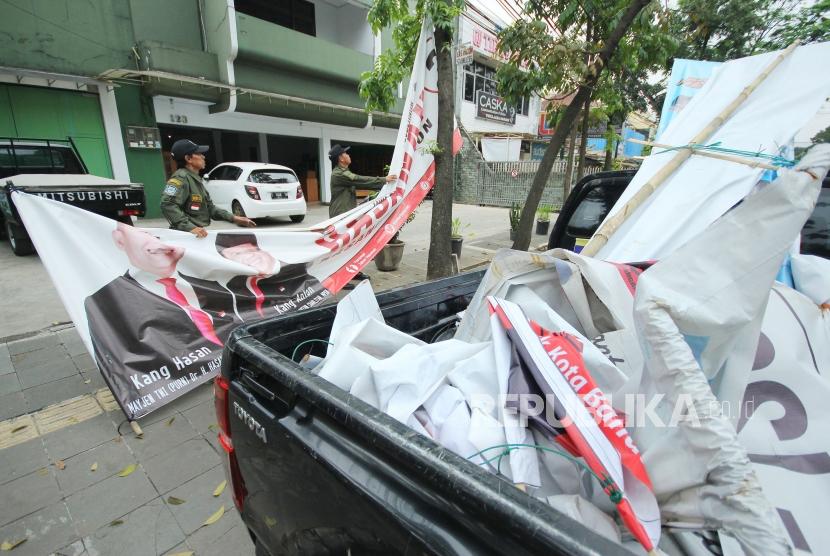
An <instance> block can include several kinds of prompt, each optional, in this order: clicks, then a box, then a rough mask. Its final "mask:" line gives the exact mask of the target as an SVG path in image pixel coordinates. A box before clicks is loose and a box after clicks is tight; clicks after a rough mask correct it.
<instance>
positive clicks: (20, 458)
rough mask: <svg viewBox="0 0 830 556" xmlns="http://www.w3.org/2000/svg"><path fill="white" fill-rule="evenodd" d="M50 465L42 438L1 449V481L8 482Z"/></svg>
mask: <svg viewBox="0 0 830 556" xmlns="http://www.w3.org/2000/svg"><path fill="white" fill-rule="evenodd" d="M48 465H49V458H47V457H46V450H44V449H43V442H42V441H41V440H40V438H34V439H32V440H27V441H26V442H23V443H22V444H16V445H14V446H12V447H11V448H5V449H3V450H0V483H8V482H9V481H13V480H14V479H17V478H19V477H22V476H24V475H28V474H29V473H31V472H32V471H35V470H37V469H42V468H44V467H47V466H48Z"/></svg>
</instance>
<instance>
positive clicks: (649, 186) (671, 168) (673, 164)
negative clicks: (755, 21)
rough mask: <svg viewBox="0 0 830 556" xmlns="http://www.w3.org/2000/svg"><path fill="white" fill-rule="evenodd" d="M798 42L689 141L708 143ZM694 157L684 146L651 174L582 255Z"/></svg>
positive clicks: (605, 240) (599, 244)
mask: <svg viewBox="0 0 830 556" xmlns="http://www.w3.org/2000/svg"><path fill="white" fill-rule="evenodd" d="M798 44H799V43H798V41H795V42H794V43H792V44H791V45H790V46H788V47H787V48H786V49H785V50H784V51H783V52H782V53H781V54H779V55H778V56H776V57H775V59H774V60H773V61H772V62H770V63H769V65H767V67H766V68H765V69H764V71H762V72H761V74H760V75H759V76H758V77H756V78H755V80H754V81H753V82H752V83H750V84H749V85H747V86H746V87H745V88H744V90H743V91H741V94H739V95H738V96H737V97H735V99H734V100H733V101H732V102H730V103H729V105H728V106H727V107H726V108H724V109H723V110H722V111H721V113H720V114H718V115H717V116H715V118H714V119H713V120H712V121H711V122H709V124H708V125H707V126H706V127H704V128H703V129H702V130H700V132H698V134H697V135H695V136H694V138H693V139H692V140H691V141H689V143H704V142H706V141H707V140H708V139H709V137H710V136H711V135H712V134H713V133H715V132H716V131H717V130H718V129H719V128H720V127H721V126H722V125H723V122H725V121H726V120H728V119H729V118H730V117H732V115H733V114H734V113H735V112H736V111H737V110H738V108H739V107H740V106H741V104H743V103H744V101H745V100H746V99H747V98H748V97H749V95H751V94H752V92H753V91H754V90H755V89H757V88H758V86H759V85H760V84H761V83H763V81H764V80H765V79H766V78H767V77H768V76H769V75H770V74H771V73H772V72H773V71H775V68H777V67H778V66H779V65H780V64H781V62H783V61H784V59H785V58H786V57H787V56H789V55H790V54H791V53H792V51H793V50H795V49H796V47H797V46H798ZM690 156H692V149H682V150H680V151H678V152H677V154H675V155H674V158H672V159H671V160H669V161H668V162H667V163H666V165H665V166H663V167H662V168H660V170H658V171H657V173H656V174H654V176H652V177H651V179H650V180H648V181H647V182H646V183H644V184H643V186H642V187H641V188H640V189H639V190H638V191H637V193H635V194H634V196H633V197H631V199H629V200H628V202H627V203H626V204H625V205H623V207H622V208H620V210H618V211H617V212H615V213H614V215H613V216H611V217H610V218H608V219H607V220H606V221H605V222H604V223H603V224H602V226H600V228H599V230H597V232H596V233H595V234H594V237H592V238H591V240H590V241H589V242H588V244H587V245H586V246H585V248H584V249H582V251H581V252H580V255H587V256H589V257H592V256H594V255H596V254H597V252H599V250H600V249H602V248H603V247H605V245H606V244H607V243H608V239H609V238H610V237H611V236H612V235H613V234H614V232H616V231H617V230H618V229H619V228H620V226H622V225H623V223H624V222H625V221H626V220H628V218H629V217H630V216H631V215H632V214H634V212H635V211H636V210H637V209H638V208H639V207H640V205H642V204H643V203H644V202H646V200H647V199H648V198H649V197H650V196H651V194H652V193H654V192H655V191H656V190H657V188H658V187H660V186H661V185H663V182H665V181H666V179H668V178H669V177H670V176H671V175H672V174H674V173H675V172H676V171H677V169H678V168H680V166H681V165H682V164H683V163H684V162H686V161H687V160H688V159H689V157H690Z"/></svg>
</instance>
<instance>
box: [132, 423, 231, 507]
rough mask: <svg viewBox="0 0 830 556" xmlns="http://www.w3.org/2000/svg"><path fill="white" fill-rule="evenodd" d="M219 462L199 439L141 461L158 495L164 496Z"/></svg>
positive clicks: (215, 454)
mask: <svg viewBox="0 0 830 556" xmlns="http://www.w3.org/2000/svg"><path fill="white" fill-rule="evenodd" d="M221 462H222V460H221V459H219V455H218V454H217V453H216V452H215V451H214V450H213V448H211V447H210V444H208V442H207V441H206V440H205V439H204V438H201V437H199V438H193V439H191V440H188V441H187V442H185V443H184V444H181V445H179V446H178V447H176V449H175V450H167V451H166V452H164V453H162V454H159V455H157V456H155V457H153V458H150V459H148V460H145V461H142V465H143V466H144V469H146V471H147V474H148V475H149V476H150V480H152V481H153V484H154V485H155V486H156V488H157V489H158V491H159V493H161V494H165V493H167V492H168V491H170V490H172V489H174V488H176V487H177V486H179V485H182V484H184V483H186V482H187V481H189V480H190V479H193V478H194V477H198V476H199V475H201V474H202V473H204V472H205V471H207V470H208V469H211V468H212V467H215V466H216V464H218V463H221Z"/></svg>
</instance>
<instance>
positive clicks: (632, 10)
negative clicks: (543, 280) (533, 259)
mask: <svg viewBox="0 0 830 556" xmlns="http://www.w3.org/2000/svg"><path fill="white" fill-rule="evenodd" d="M649 2H650V0H632V2H631V4H629V6H628V9H627V10H626V11H625V13H624V14H623V15H622V17H621V18H620V20H619V21H618V22H617V26H616V27H615V28H614V30H613V31H611V34H610V35H609V36H608V39H607V40H606V41H605V46H604V48H603V49H602V51H600V53H599V56H598V57H597V59H596V61H595V62H594V63H593V64H591V65H590V66H589V67H588V71H587V72H586V74H585V75H584V76H583V78H584V79H583V81H582V85H581V86H580V87H579V90H577V92H576V96H575V97H574V99H573V101H572V102H571V103H570V104H569V105H568V107H567V108H566V109H565V113H564V114H563V116H562V119H561V121H560V122H559V125H558V126H556V131H555V132H554V133H553V137H551V140H550V144H549V145H548V148H547V149H546V150H545V154H544V156H543V157H542V161H541V162H540V163H539V169H538V170H537V171H536V175H534V176H533V184H532V185H531V186H530V191H529V192H528V194H527V200H526V201H525V204H524V207H523V208H522V216H521V219H520V221H519V229H518V232H517V234H516V241H514V242H513V249H520V250H522V251H526V250H527V248H528V247H529V246H530V239H531V235H532V234H533V222H534V219H535V216H536V209H538V208H539V201H540V200H541V199H542V193H543V192H544V190H545V185H546V184H547V181H548V177H549V176H550V170H551V168H553V163H554V161H555V160H556V153H558V152H559V149H561V148H562V144H563V143H564V142H565V137H567V136H568V134H570V132H571V128H572V127H573V124H574V122H575V121H576V118H577V115H578V114H579V110H580V108H581V107H582V105H583V104H584V103H585V100H586V99H590V97H591V91H592V90H593V88H594V86H595V85H596V83H597V80H598V79H599V76H600V73H602V70H603V69H604V68H605V65H606V64H607V63H608V59H609V58H610V57H611V55H612V54H613V53H614V51H615V50H616V49H617V45H618V44H619V43H620V40H622V38H623V35H625V33H626V31H628V28H629V27H631V24H632V22H633V21H634V18H635V17H637V14H638V13H640V11H641V10H642V9H643V7H645V6H646V5H647V4H648V3H649ZM439 125H440V122H439Z"/></svg>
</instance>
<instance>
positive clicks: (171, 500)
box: [167, 496, 186, 506]
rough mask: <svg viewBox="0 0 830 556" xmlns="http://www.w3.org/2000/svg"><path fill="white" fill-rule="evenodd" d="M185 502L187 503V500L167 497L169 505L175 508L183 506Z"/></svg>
mask: <svg viewBox="0 0 830 556" xmlns="http://www.w3.org/2000/svg"><path fill="white" fill-rule="evenodd" d="M185 502H186V500H182V499H181V498H176V497H175V496H168V497H167V503H168V504H173V505H174V506H181V505H182V504H184V503H185Z"/></svg>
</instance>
